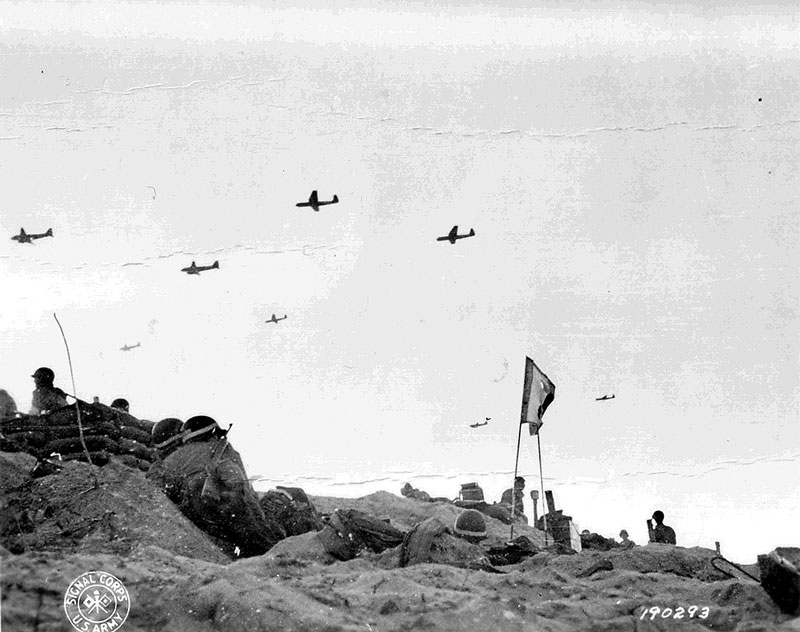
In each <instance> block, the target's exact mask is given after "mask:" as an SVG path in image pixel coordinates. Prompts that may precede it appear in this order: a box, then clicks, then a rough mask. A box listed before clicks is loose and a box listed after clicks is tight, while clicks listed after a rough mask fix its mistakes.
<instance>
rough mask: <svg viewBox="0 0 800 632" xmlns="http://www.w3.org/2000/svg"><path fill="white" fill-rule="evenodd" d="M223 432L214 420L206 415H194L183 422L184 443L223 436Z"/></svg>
mask: <svg viewBox="0 0 800 632" xmlns="http://www.w3.org/2000/svg"><path fill="white" fill-rule="evenodd" d="M225 434H226V433H225V432H224V431H223V430H222V428H220V427H219V424H218V423H217V422H216V420H215V419H213V418H212V417H209V416H208V415H195V416H194V417H190V418H189V419H187V420H186V421H185V422H183V441H184V443H195V442H198V441H208V440H210V439H212V438H213V437H224V436H225Z"/></svg>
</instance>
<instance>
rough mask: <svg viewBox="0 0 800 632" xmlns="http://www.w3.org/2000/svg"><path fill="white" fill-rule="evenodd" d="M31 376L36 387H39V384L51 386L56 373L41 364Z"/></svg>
mask: <svg viewBox="0 0 800 632" xmlns="http://www.w3.org/2000/svg"><path fill="white" fill-rule="evenodd" d="M31 377H32V378H33V382H34V384H36V388H39V387H40V386H52V385H53V380H55V379H56V374H55V373H54V372H53V369H50V368H48V367H46V366H42V367H39V368H38V369H36V370H35V371H34V372H33V375H31Z"/></svg>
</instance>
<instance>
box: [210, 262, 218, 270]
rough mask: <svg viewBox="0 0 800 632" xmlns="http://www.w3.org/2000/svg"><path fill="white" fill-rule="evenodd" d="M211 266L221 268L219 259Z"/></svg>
mask: <svg viewBox="0 0 800 632" xmlns="http://www.w3.org/2000/svg"><path fill="white" fill-rule="evenodd" d="M211 267H212V268H214V269H217V268H219V261H215V262H214V263H212V264H211Z"/></svg>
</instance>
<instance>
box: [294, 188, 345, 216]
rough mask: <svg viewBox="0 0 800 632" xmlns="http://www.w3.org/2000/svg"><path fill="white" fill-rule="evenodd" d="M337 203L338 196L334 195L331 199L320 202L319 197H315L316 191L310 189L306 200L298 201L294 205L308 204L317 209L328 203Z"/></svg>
mask: <svg viewBox="0 0 800 632" xmlns="http://www.w3.org/2000/svg"><path fill="white" fill-rule="evenodd" d="M338 203H339V196H338V195H334V196H333V199H332V200H328V201H327V202H320V201H319V198H317V192H316V191H312V192H311V197H309V198H308V202H298V203H297V204H296V205H295V206H310V207H311V208H313V209H314V210H315V211H319V207H320V206H327V205H328V204H338Z"/></svg>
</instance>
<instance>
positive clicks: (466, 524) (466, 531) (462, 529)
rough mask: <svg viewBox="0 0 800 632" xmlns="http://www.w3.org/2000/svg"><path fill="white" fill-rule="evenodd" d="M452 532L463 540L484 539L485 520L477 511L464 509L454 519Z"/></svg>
mask: <svg viewBox="0 0 800 632" xmlns="http://www.w3.org/2000/svg"><path fill="white" fill-rule="evenodd" d="M453 531H454V532H455V534H456V535H457V536H459V537H462V538H465V539H469V540H483V539H484V538H485V537H486V520H485V519H484V517H483V514H482V513H481V512H480V511H478V510H477V509H466V510H464V511H462V512H461V513H460V514H458V516H457V517H456V522H455V524H454V525H453Z"/></svg>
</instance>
